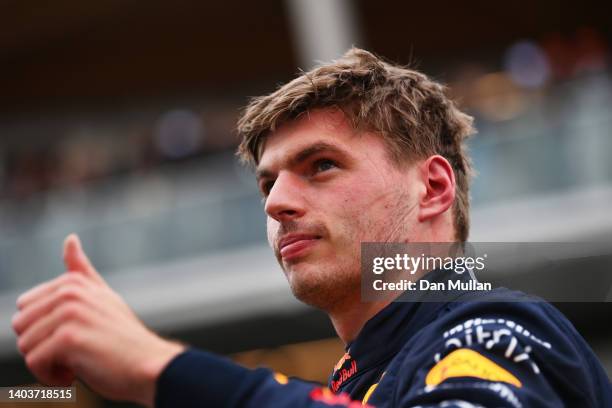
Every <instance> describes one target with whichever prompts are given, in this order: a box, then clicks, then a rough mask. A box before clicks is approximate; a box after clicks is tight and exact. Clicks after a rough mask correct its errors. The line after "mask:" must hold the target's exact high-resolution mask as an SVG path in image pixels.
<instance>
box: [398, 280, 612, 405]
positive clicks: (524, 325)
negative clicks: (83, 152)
mask: <svg viewBox="0 0 612 408" xmlns="http://www.w3.org/2000/svg"><path fill="white" fill-rule="evenodd" d="M389 371H391V375H390V378H392V379H394V380H395V381H396V387H398V388H399V389H403V391H402V393H403V394H405V393H406V392H408V393H416V394H414V395H413V396H417V395H419V393H421V394H422V395H425V394H429V393H431V392H432V390H437V392H441V391H444V390H446V391H452V390H456V389H457V388H465V387H468V388H469V387H475V388H474V389H475V390H479V391H478V392H480V393H484V394H500V395H498V397H500V398H501V394H504V395H505V396H506V397H508V396H509V398H511V399H512V398H514V399H516V400H517V401H523V403H524V404H525V403H526V404H527V405H528V406H529V405H533V404H535V405H538V404H544V405H547V404H548V403H550V404H551V405H553V406H554V405H555V403H554V401H556V402H558V403H559V404H561V403H567V402H568V401H573V402H574V403H575V404H574V405H576V404H577V405H580V406H598V405H601V401H603V399H606V400H607V398H609V397H610V384H609V380H608V379H607V376H606V374H605V371H604V370H603V368H602V367H601V365H600V364H599V363H598V361H597V359H596V357H595V356H594V354H593V352H592V351H591V349H590V348H589V347H588V345H587V344H586V342H585V341H584V340H583V339H582V337H581V336H580V335H579V334H578V333H577V332H576V330H575V329H574V327H573V326H572V324H571V323H570V322H569V321H568V320H567V319H566V318H565V317H564V316H563V315H562V314H561V313H560V312H559V311H558V310H557V309H555V308H554V307H553V306H552V305H550V304H549V303H546V302H544V301H542V300H539V299H535V298H532V297H530V296H528V295H526V294H524V293H521V292H516V291H510V290H507V289H499V290H494V291H491V292H489V293H484V294H483V293H481V294H479V295H476V296H475V295H473V294H466V295H465V296H464V297H462V299H459V300H458V301H456V302H451V303H448V304H445V305H444V306H443V307H442V308H441V309H440V310H439V312H438V313H437V315H436V316H435V318H434V319H433V321H431V322H430V323H429V324H428V325H427V326H426V327H424V328H423V329H422V330H420V331H419V333H417V334H415V335H414V336H413V337H412V338H411V339H410V340H409V341H408V342H407V344H406V345H405V346H404V348H403V349H402V351H401V352H400V353H399V354H398V355H397V356H396V358H395V359H394V361H393V363H392V364H391V365H390V366H389ZM415 387H416V388H415ZM472 391H474V390H472ZM598 401H599V402H598Z"/></svg>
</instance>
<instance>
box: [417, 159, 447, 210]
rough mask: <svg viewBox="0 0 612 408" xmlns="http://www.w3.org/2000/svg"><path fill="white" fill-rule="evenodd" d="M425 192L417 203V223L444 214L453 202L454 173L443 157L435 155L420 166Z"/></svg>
mask: <svg viewBox="0 0 612 408" xmlns="http://www.w3.org/2000/svg"><path fill="white" fill-rule="evenodd" d="M420 167H421V177H422V180H423V184H424V186H425V191H424V193H423V195H422V197H421V199H420V202H419V216H418V218H419V221H421V222H423V221H427V220H431V219H432V218H434V217H436V216H438V215H440V214H442V213H444V212H445V211H446V210H448V209H449V208H450V207H451V206H452V205H453V202H454V201H455V173H454V172H453V168H452V166H451V165H450V163H449V162H448V160H446V159H445V158H444V157H442V156H440V155H435V156H431V157H429V158H428V159H427V160H425V161H424V162H423V163H422V164H421V166H420Z"/></svg>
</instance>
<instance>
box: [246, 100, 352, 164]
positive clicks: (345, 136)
mask: <svg viewBox="0 0 612 408" xmlns="http://www.w3.org/2000/svg"><path fill="white" fill-rule="evenodd" d="M356 136H357V132H356V131H355V130H354V129H353V128H352V127H351V126H350V124H349V123H348V122H347V120H346V119H345V117H344V114H343V113H342V112H341V111H339V110H314V111H310V112H306V113H304V114H303V115H302V116H301V117H300V118H299V119H297V120H293V121H290V122H287V123H284V124H283V125H282V126H280V127H279V128H278V129H277V130H276V131H274V132H272V133H271V134H270V135H268V137H267V138H266V141H265V143H264V145H263V148H262V154H261V157H260V160H259V166H258V168H262V167H268V166H270V165H271V164H273V163H277V162H279V161H283V160H285V159H287V158H290V157H292V156H294V155H296V154H297V153H299V152H300V151H303V150H304V149H307V148H308V147H310V146H312V145H314V144H317V143H320V142H325V144H326V145H330V146H334V147H336V148H337V149H340V150H346V149H349V148H350V147H351V146H352V145H354V144H355V140H356V139H361V137H356Z"/></svg>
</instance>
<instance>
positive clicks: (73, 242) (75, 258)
mask: <svg viewBox="0 0 612 408" xmlns="http://www.w3.org/2000/svg"><path fill="white" fill-rule="evenodd" d="M64 265H66V269H67V270H68V271H73V272H79V273H82V274H83V275H85V276H87V277H89V278H92V279H94V280H96V281H98V282H104V280H103V279H102V277H101V276H100V274H98V272H97V271H96V268H94V267H93V265H92V264H91V262H90V260H89V258H88V257H87V255H86V254H85V252H84V251H83V247H82V246H81V240H80V239H79V237H78V235H76V234H70V235H68V236H67V237H66V239H65V240H64Z"/></svg>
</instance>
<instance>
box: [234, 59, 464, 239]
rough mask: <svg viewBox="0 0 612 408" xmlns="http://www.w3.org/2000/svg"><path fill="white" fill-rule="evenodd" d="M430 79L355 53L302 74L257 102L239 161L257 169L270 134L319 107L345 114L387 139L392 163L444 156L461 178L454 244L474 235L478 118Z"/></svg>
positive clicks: (247, 114)
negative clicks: (471, 148)
mask: <svg viewBox="0 0 612 408" xmlns="http://www.w3.org/2000/svg"><path fill="white" fill-rule="evenodd" d="M445 91H446V88H445V87H444V86H443V85H441V84H439V83H437V82H435V81H433V80H431V79H430V78H428V77H427V76H426V75H424V74H422V73H420V72H417V71H414V70H411V69H408V68H406V67H402V66H398V65H394V64H390V63H388V62H385V61H384V60H382V59H380V58H378V57H377V56H375V55H373V54H372V53H370V52H368V51H365V50H362V49H358V48H352V49H351V50H349V51H348V52H347V53H346V54H344V56H342V57H341V58H339V59H337V60H335V61H333V62H332V63H330V64H326V65H322V66H319V67H316V68H314V69H312V70H311V71H308V72H302V73H301V75H299V76H298V77H297V78H295V79H294V80H292V81H291V82H289V83H287V84H285V85H283V86H281V87H280V88H278V89H277V90H276V91H274V92H273V93H271V94H269V95H265V96H260V97H256V98H253V99H252V100H251V101H250V103H249V104H248V106H247V107H246V109H245V110H244V113H243V115H242V117H241V118H240V119H239V121H238V135H239V136H240V137H241V143H240V146H239V147H238V152H237V154H238V156H239V157H240V158H241V160H243V161H244V162H247V163H250V164H252V165H257V164H258V163H259V160H260V158H261V155H262V153H263V148H264V145H265V141H266V138H267V136H268V135H269V134H270V132H274V131H275V130H276V129H277V128H278V127H279V126H281V125H282V124H284V123H286V122H288V121H292V120H295V119H297V118H298V117H300V116H301V115H303V114H305V113H307V112H308V111H310V110H313V109H325V108H332V109H341V110H342V111H343V112H344V115H345V117H346V119H347V121H348V122H349V123H350V125H351V126H352V127H353V128H354V129H355V130H363V131H370V132H375V133H378V134H380V136H381V137H382V138H383V140H384V142H385V144H386V146H387V148H388V150H389V153H390V154H391V158H392V160H393V161H394V162H395V163H396V164H398V165H401V164H402V163H407V162H409V161H410V160H415V159H425V158H427V157H429V156H431V155H434V154H439V155H441V156H443V157H444V158H446V159H447V160H448V161H449V163H450V164H451V166H452V168H453V171H454V173H455V181H456V188H455V190H456V191H455V202H454V206H453V216H454V217H453V219H454V221H453V223H454V228H455V239H457V240H458V241H460V242H465V241H466V240H467V237H468V234H469V224H470V221H469V184H470V179H471V177H472V165H471V160H470V158H469V155H468V153H467V149H466V147H465V143H464V141H465V140H466V139H467V138H468V137H469V136H470V135H471V134H473V133H474V128H473V127H472V118H471V117H470V116H468V115H466V114H465V113H463V112H461V111H460V110H459V109H458V108H457V106H456V105H455V103H454V102H453V101H452V100H450V99H449V98H448V97H447V96H446V93H445Z"/></svg>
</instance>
